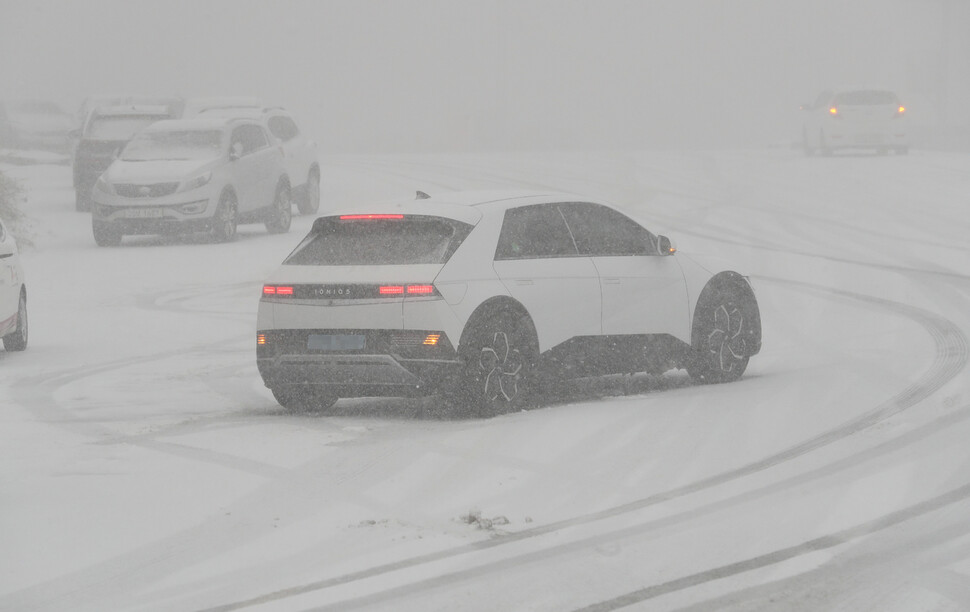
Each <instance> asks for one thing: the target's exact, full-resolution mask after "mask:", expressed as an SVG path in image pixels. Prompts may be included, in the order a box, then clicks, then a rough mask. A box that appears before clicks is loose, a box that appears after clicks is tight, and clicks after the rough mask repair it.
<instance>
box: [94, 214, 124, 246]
mask: <svg viewBox="0 0 970 612" xmlns="http://www.w3.org/2000/svg"><path fill="white" fill-rule="evenodd" d="M91 232H92V233H93V234H94V241H95V242H96V243H97V244H98V246H101V247H116V246H118V245H119V244H121V239H122V237H123V234H122V233H121V231H120V230H119V229H118V228H117V227H116V226H115V224H114V223H112V222H111V221H101V220H100V219H92V220H91Z"/></svg>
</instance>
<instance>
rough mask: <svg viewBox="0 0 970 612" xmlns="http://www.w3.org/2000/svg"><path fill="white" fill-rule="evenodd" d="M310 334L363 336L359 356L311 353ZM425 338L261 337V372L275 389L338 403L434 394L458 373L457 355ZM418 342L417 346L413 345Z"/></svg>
mask: <svg viewBox="0 0 970 612" xmlns="http://www.w3.org/2000/svg"><path fill="white" fill-rule="evenodd" d="M311 333H324V334H326V333H340V334H347V333H351V334H354V333H356V334H360V335H363V336H366V338H367V341H366V346H367V347H368V348H366V349H362V350H359V351H354V350H350V351H332V352H331V351H315V350H310V349H307V348H306V346H307V337H308V335H309V334H311ZM424 334H425V332H419V333H415V332H414V331H403V330H272V331H265V332H259V333H258V336H257V337H262V338H263V339H264V340H263V341H264V342H265V343H264V344H260V343H259V342H257V346H256V366H257V368H258V369H259V374H260V376H261V377H262V379H263V383H264V384H265V385H266V386H267V387H270V388H279V387H286V386H290V385H300V386H304V385H310V386H314V387H320V388H325V389H327V390H328V391H330V392H331V393H333V394H335V395H337V396H338V397H379V396H391V397H408V396H421V395H428V394H431V393H434V392H435V391H437V390H438V389H440V388H441V387H442V385H443V384H444V383H445V382H446V381H447V380H448V379H449V378H450V377H452V376H454V375H455V374H456V373H457V372H458V368H459V367H460V362H459V361H458V356H457V353H456V352H455V350H454V349H453V348H452V347H451V345H450V343H448V341H447V339H445V338H442V339H441V343H440V344H439V345H436V346H426V345H423V344H421V342H420V339H422V338H423V337H424ZM415 338H417V339H418V340H414V339H415Z"/></svg>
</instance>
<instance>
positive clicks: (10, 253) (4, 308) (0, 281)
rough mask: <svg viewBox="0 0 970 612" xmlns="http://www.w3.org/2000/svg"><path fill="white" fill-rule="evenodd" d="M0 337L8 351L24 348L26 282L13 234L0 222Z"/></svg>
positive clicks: (25, 338) (25, 345)
mask: <svg viewBox="0 0 970 612" xmlns="http://www.w3.org/2000/svg"><path fill="white" fill-rule="evenodd" d="M0 337H2V338H3V347H4V348H5V349H7V350H8V351H22V350H24V349H26V348H27V284H26V282H25V281H24V270H23V268H22V267H21V265H20V254H19V252H18V250H17V243H16V241H15V240H14V237H13V235H12V234H11V233H10V232H9V231H7V228H6V226H5V225H4V224H3V221H0Z"/></svg>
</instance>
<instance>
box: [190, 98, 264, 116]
mask: <svg viewBox="0 0 970 612" xmlns="http://www.w3.org/2000/svg"><path fill="white" fill-rule="evenodd" d="M263 106H264V105H263V101H262V100H260V99H259V98H256V97H252V96H222V97H214V98H189V99H188V100H186V101H185V106H184V109H183V111H184V112H186V113H191V114H196V113H200V112H203V111H205V110H211V109H227V108H262V107H263Z"/></svg>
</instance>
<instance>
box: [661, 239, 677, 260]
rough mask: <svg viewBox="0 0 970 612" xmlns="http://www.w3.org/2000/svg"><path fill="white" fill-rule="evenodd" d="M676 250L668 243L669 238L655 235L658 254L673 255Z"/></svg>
mask: <svg viewBox="0 0 970 612" xmlns="http://www.w3.org/2000/svg"><path fill="white" fill-rule="evenodd" d="M676 252H677V249H676V248H675V247H674V245H673V244H671V243H670V238H667V237H666V236H657V254H658V255H664V256H667V255H673V254H674V253H676Z"/></svg>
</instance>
